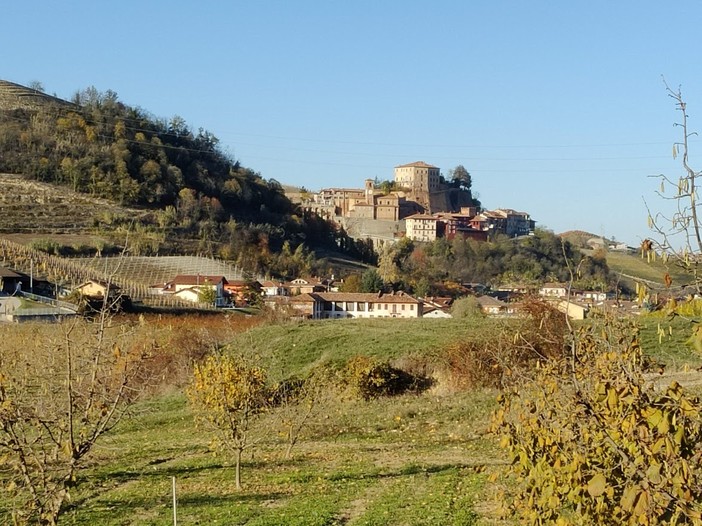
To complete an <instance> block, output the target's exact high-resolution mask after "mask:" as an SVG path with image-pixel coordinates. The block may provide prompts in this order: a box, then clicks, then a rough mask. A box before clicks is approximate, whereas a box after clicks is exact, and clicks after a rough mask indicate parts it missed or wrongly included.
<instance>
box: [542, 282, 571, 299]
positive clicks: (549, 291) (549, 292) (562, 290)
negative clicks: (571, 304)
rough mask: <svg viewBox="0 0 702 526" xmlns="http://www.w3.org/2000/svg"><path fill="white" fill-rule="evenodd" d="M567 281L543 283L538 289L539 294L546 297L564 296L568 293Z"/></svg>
mask: <svg viewBox="0 0 702 526" xmlns="http://www.w3.org/2000/svg"><path fill="white" fill-rule="evenodd" d="M568 290H569V285H568V284H567V283H544V284H543V285H542V286H541V288H540V289H539V296H544V297H546V298H565V297H566V296H567V295H568Z"/></svg>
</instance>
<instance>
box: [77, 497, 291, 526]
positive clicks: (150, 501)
mask: <svg viewBox="0 0 702 526" xmlns="http://www.w3.org/2000/svg"><path fill="white" fill-rule="evenodd" d="M287 496H288V495H286V494H284V493H279V492H270V493H247V492H246V491H245V490H244V491H242V492H241V493H232V494H228V495H211V494H205V493H200V494H184V495H182V496H179V497H178V507H179V508H219V507H226V506H231V505H232V504H235V503H236V504H252V505H258V504H262V503H264V502H270V501H275V500H278V499H283V498H286V497H287ZM170 499H171V496H170V495H162V496H153V497H135V496H130V497H128V498H125V499H122V500H120V499H109V498H108V499H100V498H98V499H96V500H94V499H92V498H89V497H86V498H85V499H81V500H76V501H73V502H71V503H69V504H68V505H67V506H66V507H65V508H64V511H63V513H65V514H70V513H72V512H75V511H78V510H81V511H84V510H85V509H87V508H90V509H91V512H90V519H91V521H93V523H95V524H99V522H95V521H99V519H100V518H101V517H104V518H110V519H114V513H115V510H120V509H125V507H128V508H129V509H131V510H140V509H142V510H154V509H159V508H162V507H163V506H164V505H166V506H167V505H169V504H170V502H171V500H170ZM88 502H90V506H87V507H86V504H87V503H88Z"/></svg>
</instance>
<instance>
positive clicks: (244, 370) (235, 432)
mask: <svg viewBox="0 0 702 526" xmlns="http://www.w3.org/2000/svg"><path fill="white" fill-rule="evenodd" d="M268 393H269V391H268V388H267V386H266V372H265V370H264V369H263V368H261V367H258V366H256V365H252V364H250V363H248V361H247V360H246V359H245V358H244V357H242V356H232V355H214V356H210V357H208V358H207V359H206V360H205V361H204V362H203V363H202V364H199V365H196V366H195V371H194V374H193V380H192V382H191V384H190V386H189V388H188V391H187V394H188V399H189V401H190V403H191V405H192V406H193V408H194V409H195V410H196V411H197V413H198V415H197V416H198V421H199V422H204V423H206V424H208V425H209V426H211V427H212V428H214V430H215V432H216V433H217V434H218V437H219V445H220V446H221V447H222V448H224V449H228V450H230V451H232V452H233V453H234V460H235V465H236V468H235V469H236V489H237V490H241V454H242V453H243V452H244V450H246V449H248V448H250V447H252V446H253V445H254V444H255V441H253V440H251V435H250V432H251V428H252V425H253V423H254V421H255V419H256V418H257V417H258V416H259V415H261V414H262V413H263V412H264V411H265V409H266V406H267V401H268Z"/></svg>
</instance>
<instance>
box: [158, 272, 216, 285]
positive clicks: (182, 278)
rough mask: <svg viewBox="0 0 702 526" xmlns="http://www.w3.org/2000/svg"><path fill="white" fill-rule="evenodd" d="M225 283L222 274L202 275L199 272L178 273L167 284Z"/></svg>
mask: <svg viewBox="0 0 702 526" xmlns="http://www.w3.org/2000/svg"><path fill="white" fill-rule="evenodd" d="M220 281H221V282H224V283H227V278H225V277H224V276H202V275H199V274H193V275H188V274H179V275H178V276H176V277H175V278H173V279H172V280H171V281H170V282H169V284H173V285H176V284H177V285H204V284H205V283H206V282H209V283H211V284H216V283H219V282H220Z"/></svg>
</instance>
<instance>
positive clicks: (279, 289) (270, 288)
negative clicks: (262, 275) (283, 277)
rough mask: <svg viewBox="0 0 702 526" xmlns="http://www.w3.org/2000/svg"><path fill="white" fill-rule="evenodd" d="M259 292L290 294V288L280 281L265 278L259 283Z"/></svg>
mask: <svg viewBox="0 0 702 526" xmlns="http://www.w3.org/2000/svg"><path fill="white" fill-rule="evenodd" d="M261 294H263V295H264V296H290V289H289V288H288V286H287V285H285V284H284V283H283V282H282V281H272V280H266V281H264V282H263V283H261Z"/></svg>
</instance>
